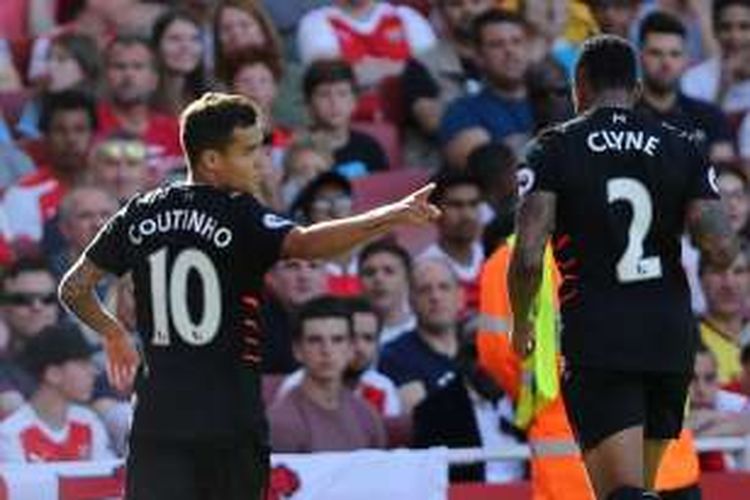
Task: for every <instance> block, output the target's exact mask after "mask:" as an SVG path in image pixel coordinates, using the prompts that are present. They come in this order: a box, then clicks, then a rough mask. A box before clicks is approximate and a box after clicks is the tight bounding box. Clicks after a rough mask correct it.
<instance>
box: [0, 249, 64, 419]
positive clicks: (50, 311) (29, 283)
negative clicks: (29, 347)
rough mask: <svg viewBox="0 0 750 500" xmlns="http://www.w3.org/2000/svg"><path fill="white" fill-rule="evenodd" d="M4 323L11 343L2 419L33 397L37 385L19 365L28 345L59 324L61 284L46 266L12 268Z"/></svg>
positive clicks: (3, 365) (1, 363)
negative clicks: (48, 328) (59, 284)
mask: <svg viewBox="0 0 750 500" xmlns="http://www.w3.org/2000/svg"><path fill="white" fill-rule="evenodd" d="M0 285H1V286H2V294H1V295H0V320H2V322H3V323H4V326H5V327H6V328H7V330H8V332H7V336H8V343H7V345H6V346H5V349H4V350H3V351H1V352H0V418H2V417H4V416H6V415H8V414H10V413H11V412H12V411H13V410H15V409H17V408H18V407H19V406H20V405H21V404H23V402H24V401H25V399H26V398H29V397H31V394H32V393H33V391H34V389H35V388H36V383H35V382H34V379H33V378H32V377H31V376H30V375H29V374H28V372H27V371H26V370H24V369H23V368H22V367H21V366H20V365H19V364H18V358H19V354H20V353H21V352H22V351H23V349H24V347H25V346H26V344H27V343H28V341H29V340H30V339H32V338H34V337H35V336H37V335H38V334H39V332H41V331H42V330H43V329H44V328H45V327H47V326H50V325H54V324H56V323H57V321H58V319H59V316H60V310H59V308H58V305H57V304H58V303H57V294H56V288H57V282H56V281H55V278H54V276H53V275H52V273H51V272H50V270H49V268H48V267H47V264H46V262H44V261H41V260H36V259H29V258H22V259H19V260H17V261H16V262H15V264H14V265H13V266H12V267H10V268H8V269H7V271H6V273H5V275H4V276H3V278H2V281H1V282H0Z"/></svg>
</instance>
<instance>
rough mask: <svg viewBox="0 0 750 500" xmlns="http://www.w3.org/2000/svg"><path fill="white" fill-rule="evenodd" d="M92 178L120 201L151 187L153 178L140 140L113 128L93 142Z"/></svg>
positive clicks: (144, 148) (143, 144)
mask: <svg viewBox="0 0 750 500" xmlns="http://www.w3.org/2000/svg"><path fill="white" fill-rule="evenodd" d="M89 164H90V174H91V181H92V183H93V184H96V185H97V186H101V187H102V188H104V189H106V190H107V191H109V192H111V193H114V194H115V195H116V196H117V199H118V200H119V201H120V203H124V202H126V201H127V200H129V199H130V198H131V197H132V196H133V195H134V194H136V193H139V192H141V193H142V192H145V191H147V190H148V189H150V187H151V184H152V182H153V181H154V180H155V179H152V178H151V177H150V175H149V173H150V172H149V170H148V165H147V150H146V144H145V143H144V142H143V140H142V139H141V138H140V137H138V136H136V135H134V134H130V133H128V132H115V133H113V134H112V135H110V136H108V137H106V138H105V139H103V140H102V141H100V142H99V143H97V144H96V145H95V146H94V150H93V152H92V155H91V158H90V161H89Z"/></svg>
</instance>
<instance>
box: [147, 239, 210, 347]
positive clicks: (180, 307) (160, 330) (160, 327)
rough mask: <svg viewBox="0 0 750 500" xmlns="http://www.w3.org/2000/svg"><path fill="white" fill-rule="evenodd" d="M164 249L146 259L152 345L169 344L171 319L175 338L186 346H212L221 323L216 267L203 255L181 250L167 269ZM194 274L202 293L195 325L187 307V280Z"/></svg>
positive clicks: (166, 253) (200, 252) (170, 339)
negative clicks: (148, 268) (149, 281)
mask: <svg viewBox="0 0 750 500" xmlns="http://www.w3.org/2000/svg"><path fill="white" fill-rule="evenodd" d="M167 257H168V249H167V247H163V248H160V249H159V250H157V251H156V252H154V253H152V254H151V255H149V257H148V263H149V267H150V271H151V313H152V316H153V336H152V337H151V343H152V344H153V345H158V346H168V345H170V344H171V342H172V338H171V334H170V327H169V325H170V319H171V323H172V325H174V328H175V330H177V334H178V335H179V336H180V338H181V339H182V340H184V341H185V342H186V343H188V344H190V345H194V346H202V345H206V344H208V343H209V342H211V341H212V340H213V339H214V337H215V336H216V334H217V333H218V332H219V326H220V323H221V285H220V284H219V276H218V274H217V272H216V266H214V263H213V262H212V261H211V259H210V258H209V257H208V256H207V255H206V254H205V253H203V252H202V251H200V250H196V249H194V248H187V249H185V250H182V251H181V252H180V253H179V254H177V257H176V258H175V259H174V262H173V263H172V266H171V267H170V268H169V269H168V268H167ZM193 271H195V272H196V273H197V276H198V278H199V279H200V284H201V287H202V290H203V294H202V295H203V307H202V313H201V318H200V321H199V322H198V323H195V322H194V321H193V317H192V315H191V314H190V313H191V311H190V308H189V307H188V278H189V277H190V273H191V272H193Z"/></svg>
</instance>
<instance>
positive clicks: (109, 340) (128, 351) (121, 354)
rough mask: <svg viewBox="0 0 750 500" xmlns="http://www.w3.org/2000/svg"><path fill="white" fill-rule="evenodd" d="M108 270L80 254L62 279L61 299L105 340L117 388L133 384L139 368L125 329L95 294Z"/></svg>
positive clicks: (111, 379)
mask: <svg viewBox="0 0 750 500" xmlns="http://www.w3.org/2000/svg"><path fill="white" fill-rule="evenodd" d="M106 274H107V273H106V272H105V271H103V270H101V269H100V268H99V267H97V266H96V265H95V264H94V263H93V262H91V261H90V260H89V259H87V258H86V257H81V258H79V259H78V261H76V263H75V264H73V266H72V267H71V268H70V269H69V270H68V272H67V273H66V274H65V276H64V277H63V279H62V281H61V282H60V287H59V289H58V294H59V296H60V301H61V302H62V303H63V304H64V305H65V306H66V307H67V308H68V309H69V310H70V312H72V313H73V314H74V315H75V316H76V317H77V318H78V319H79V320H81V321H82V322H83V323H84V324H85V325H86V326H88V327H89V328H91V329H92V330H94V331H95V332H97V333H98V334H99V335H101V336H102V338H103V339H104V349H105V351H106V353H107V375H108V376H109V381H110V383H111V384H112V385H113V386H114V387H115V389H117V390H120V391H125V390H127V389H128V388H129V387H130V384H131V383H132V380H133V377H134V376H135V371H136V369H137V367H138V353H137V352H136V350H135V349H134V348H133V345H132V342H131V340H130V336H129V335H128V333H127V331H126V330H125V328H124V327H123V326H122V324H120V322H119V321H118V320H117V318H115V317H114V316H113V315H112V314H111V313H110V312H109V311H107V309H105V308H104V306H103V305H102V303H101V302H100V301H99V298H98V297H97V296H96V285H97V284H98V283H99V282H100V281H101V280H102V278H104V277H105V276H106Z"/></svg>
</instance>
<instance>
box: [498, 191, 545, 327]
mask: <svg viewBox="0 0 750 500" xmlns="http://www.w3.org/2000/svg"><path fill="white" fill-rule="evenodd" d="M554 223H555V195H554V194H552V193H547V192H539V191H537V192H534V193H530V194H528V195H526V197H524V199H523V201H522V202H521V205H520V207H519V209H518V216H517V218H516V243H515V246H514V247H513V253H512V255H511V260H510V266H509V268H508V293H509V295H510V303H511V308H512V309H513V325H514V330H516V329H517V327H519V326H521V325H527V326H528V325H530V324H531V312H532V311H531V309H532V304H533V302H534V297H536V295H537V292H538V291H539V287H540V286H541V283H542V271H543V266H544V246H545V245H546V243H547V240H548V239H549V235H550V233H551V232H552V229H553V227H554Z"/></svg>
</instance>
